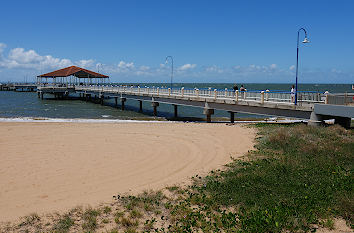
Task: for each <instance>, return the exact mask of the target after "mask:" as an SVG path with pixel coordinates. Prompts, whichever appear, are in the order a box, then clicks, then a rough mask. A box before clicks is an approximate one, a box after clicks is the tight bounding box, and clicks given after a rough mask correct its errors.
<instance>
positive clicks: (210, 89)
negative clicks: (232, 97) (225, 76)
mask: <svg viewBox="0 0 354 233" xmlns="http://www.w3.org/2000/svg"><path fill="white" fill-rule="evenodd" d="M208 90H209V96H211V87H209V88H208Z"/></svg>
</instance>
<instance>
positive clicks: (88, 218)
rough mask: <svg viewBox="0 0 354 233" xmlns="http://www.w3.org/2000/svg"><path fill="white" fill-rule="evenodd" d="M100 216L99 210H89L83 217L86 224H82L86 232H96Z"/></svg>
mask: <svg viewBox="0 0 354 233" xmlns="http://www.w3.org/2000/svg"><path fill="white" fill-rule="evenodd" d="M99 215H100V212H99V211H98V210H95V209H92V208H88V209H87V210H86V211H85V212H84V215H83V220H84V223H83V224H82V229H83V230H84V231H86V232H94V231H95V230H96V228H97V226H98V224H97V216H99Z"/></svg>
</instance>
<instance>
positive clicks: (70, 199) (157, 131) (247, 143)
mask: <svg viewBox="0 0 354 233" xmlns="http://www.w3.org/2000/svg"><path fill="white" fill-rule="evenodd" d="M167 122H168V124H166V123H167ZM48 123H49V122H37V121H36V122H26V123H25V122H0V133H1V134H2V135H4V136H3V137H2V138H1V140H0V146H1V148H2V151H1V160H2V163H1V164H0V174H1V178H0V196H1V197H2V198H1V199H0V209H1V210H2V211H1V213H2V214H0V221H9V220H14V219H16V218H18V217H20V216H24V215H26V214H29V213H32V212H37V213H39V214H43V213H48V212H52V211H65V210H67V209H70V208H72V207H74V206H77V205H97V204H99V203H101V202H107V201H111V198H112V196H113V195H116V194H117V193H132V194H134V193H139V192H142V191H144V190H148V189H159V188H163V187H165V186H167V185H174V184H183V183H186V182H187V183H188V182H190V177H192V176H194V175H196V174H200V175H201V174H206V173H208V172H209V171H211V170H214V169H219V168H222V167H223V166H224V165H225V164H227V163H228V162H230V161H231V158H230V157H234V158H238V157H240V156H243V155H244V153H246V152H247V151H248V150H250V149H252V148H253V144H254V137H255V130H254V129H251V128H246V127H242V126H241V125H238V124H237V125H231V126H230V125H227V124H204V123H193V124H186V123H182V122H170V121H162V122H125V123H124V124H111V123H109V124H102V123H92V122H91V123H87V122H70V123H68V122H50V124H48ZM5 213H6V214H5Z"/></svg>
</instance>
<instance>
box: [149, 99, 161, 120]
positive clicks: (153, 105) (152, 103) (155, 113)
mask: <svg viewBox="0 0 354 233" xmlns="http://www.w3.org/2000/svg"><path fill="white" fill-rule="evenodd" d="M159 105H160V104H159V102H151V106H152V107H153V108H154V116H155V117H156V116H157V107H158V106H159Z"/></svg>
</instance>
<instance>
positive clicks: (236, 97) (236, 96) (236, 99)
mask: <svg viewBox="0 0 354 233" xmlns="http://www.w3.org/2000/svg"><path fill="white" fill-rule="evenodd" d="M235 101H236V102H237V101H238V90H236V91H235Z"/></svg>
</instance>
